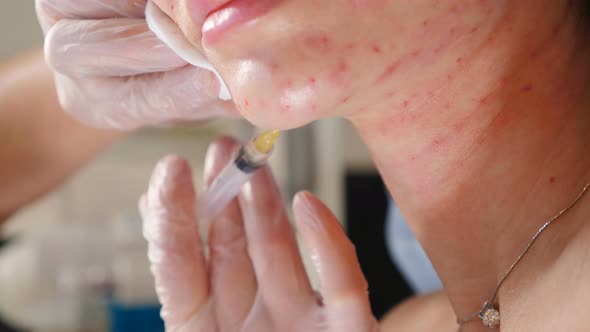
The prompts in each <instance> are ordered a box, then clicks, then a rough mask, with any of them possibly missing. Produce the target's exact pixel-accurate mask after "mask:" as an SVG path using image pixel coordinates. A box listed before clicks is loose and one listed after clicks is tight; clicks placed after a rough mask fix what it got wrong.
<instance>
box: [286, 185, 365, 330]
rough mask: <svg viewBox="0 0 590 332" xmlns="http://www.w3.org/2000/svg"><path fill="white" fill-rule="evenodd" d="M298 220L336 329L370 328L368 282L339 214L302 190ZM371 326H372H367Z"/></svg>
mask: <svg viewBox="0 0 590 332" xmlns="http://www.w3.org/2000/svg"><path fill="white" fill-rule="evenodd" d="M293 212H294V214H295V224H296V227H297V231H298V233H299V234H300V235H301V237H302V239H303V242H304V243H305V245H306V247H307V249H308V251H309V253H310V255H311V258H312V262H313V264H314V267H315V270H316V271H317V273H318V277H319V281H320V287H321V294H322V298H323V303H324V306H325V308H326V310H327V312H328V314H327V317H329V318H330V317H335V318H336V317H337V318H338V319H335V320H333V321H330V322H329V324H330V326H333V327H335V329H334V330H335V331H344V330H346V331H369V330H371V329H372V328H373V327H374V326H376V325H375V324H376V322H375V321H374V319H373V315H372V314H371V310H370V304H369V297H368V285H367V281H366V279H365V277H364V275H363V273H362V271H361V267H360V265H359V262H358V259H357V256H356V252H355V249H354V246H353V245H352V243H351V242H350V240H349V239H348V237H347V236H346V234H345V233H344V230H343V229H342V227H341V226H340V224H339V223H338V220H337V219H336V217H335V216H334V215H333V214H332V212H330V210H329V209H328V208H327V207H326V206H325V205H324V204H323V203H322V202H321V201H320V200H319V199H318V198H316V197H315V196H313V195H312V194H310V193H299V194H298V195H297V196H296V197H295V200H294V203H293ZM367 327H371V329H369V328H367Z"/></svg>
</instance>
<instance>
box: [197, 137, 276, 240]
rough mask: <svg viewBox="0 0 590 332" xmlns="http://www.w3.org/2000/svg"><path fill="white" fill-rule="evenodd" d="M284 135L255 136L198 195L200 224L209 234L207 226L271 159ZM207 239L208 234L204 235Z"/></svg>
mask: <svg viewBox="0 0 590 332" xmlns="http://www.w3.org/2000/svg"><path fill="white" fill-rule="evenodd" d="M280 135H281V132H280V131H278V130H269V131H265V132H263V133H262V134H260V135H258V136H255V137H254V138H252V139H251V140H250V141H249V142H248V143H246V144H245V145H244V146H242V148H241V149H240V150H239V151H238V154H237V156H236V157H235V158H234V159H233V160H232V162H231V163H229V164H228V165H227V166H225V168H224V169H223V170H222V171H221V173H219V175H218V176H217V177H216V178H215V180H213V182H212V183H211V185H210V186H209V188H207V189H206V190H205V191H204V192H203V193H201V194H200V195H199V198H198V199H197V205H196V212H197V217H198V220H199V222H200V223H201V224H202V225H203V226H205V232H207V231H208V228H209V227H208V225H209V223H211V220H212V219H213V218H215V217H216V216H217V215H219V213H220V212H221V210H223V208H225V207H226V206H227V205H228V204H229V202H230V201H231V200H232V199H233V198H235V197H236V196H237V195H238V193H239V192H240V188H241V187H242V185H243V184H244V183H246V182H247V181H248V180H249V179H250V178H251V177H252V175H253V174H254V171H256V170H257V169H258V168H260V167H261V166H263V165H264V164H265V163H266V161H267V160H268V158H269V157H270V156H271V154H272V151H273V147H274V144H275V142H276V141H277V139H278V138H279V136H280ZM203 235H205V236H207V235H206V234H203Z"/></svg>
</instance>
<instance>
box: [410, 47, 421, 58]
mask: <svg viewBox="0 0 590 332" xmlns="http://www.w3.org/2000/svg"><path fill="white" fill-rule="evenodd" d="M420 52H422V50H420V49H417V50H414V51H412V53H411V55H412V57H414V58H415V57H417V56H418V55H420Z"/></svg>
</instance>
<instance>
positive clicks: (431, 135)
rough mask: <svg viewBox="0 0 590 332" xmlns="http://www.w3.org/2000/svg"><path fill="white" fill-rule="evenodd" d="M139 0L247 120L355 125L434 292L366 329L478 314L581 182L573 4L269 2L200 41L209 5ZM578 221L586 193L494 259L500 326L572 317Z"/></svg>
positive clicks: (584, 267) (582, 80)
mask: <svg viewBox="0 0 590 332" xmlns="http://www.w3.org/2000/svg"><path fill="white" fill-rule="evenodd" d="M239 1H240V0H236V2H239ZM156 2H157V3H158V5H159V6H160V7H161V8H163V9H164V10H165V11H166V12H167V13H168V14H169V15H170V16H171V17H173V18H174V19H175V21H176V22H177V23H178V24H179V26H180V27H181V28H182V29H183V31H185V32H186V34H187V37H188V38H189V39H191V41H192V42H193V43H194V44H195V46H197V47H199V48H200V49H202V50H203V51H204V52H205V53H206V54H207V56H208V58H209V59H210V60H211V61H212V63H213V64H214V65H215V66H216V68H217V69H218V70H219V71H220V72H221V74H222V76H223V77H224V78H225V79H226V82H227V84H228V86H229V89H230V91H231V92H232V95H233V97H234V100H235V101H236V103H237V105H238V108H239V109H240V111H241V113H242V115H243V116H244V117H246V118H247V119H248V120H250V121H251V122H253V123H255V124H256V125H259V126H262V127H266V128H273V129H286V128H294V127H298V126H301V125H304V124H307V123H309V122H311V121H313V120H316V119H319V118H324V117H333V116H340V117H345V118H347V119H349V120H350V121H351V122H352V123H353V124H354V125H355V126H356V127H357V129H358V130H359V132H360V133H361V135H362V137H363V139H364V141H365V142H366V144H367V145H368V147H369V149H370V150H371V152H372V155H373V158H374V160H375V163H376V165H377V167H378V169H379V171H380V173H381V175H382V176H383V178H384V180H385V182H386V184H387V187H388V189H389V191H390V192H391V194H392V195H393V197H394V199H395V200H396V203H397V204H398V205H399V207H400V208H401V210H402V212H403V213H404V215H405V217H406V218H407V220H408V222H409V224H410V227H411V228H412V230H413V231H414V233H415V234H416V236H417V238H418V239H419V241H420V242H421V243H422V245H423V246H424V248H425V250H426V252H427V253H428V255H429V257H430V258H431V260H432V262H433V264H434V266H435V268H436V269H437V271H438V273H439V275H440V277H441V279H442V281H443V284H444V286H445V292H446V295H435V296H434V297H432V298H421V299H418V300H417V301H416V302H410V303H407V304H406V305H403V306H402V307H401V308H399V309H398V311H394V313H393V314H392V316H391V317H390V318H388V319H386V320H385V323H384V330H388V329H387V327H386V326H391V327H392V328H391V329H389V330H395V331H423V330H440V331H455V330H456V325H455V324H454V320H455V317H454V315H455V314H456V315H457V316H459V317H461V318H463V317H467V316H470V315H471V314H473V313H474V312H476V311H477V310H479V309H480V308H481V305H482V304H483V302H484V301H485V300H487V299H488V297H489V296H490V295H491V293H492V292H493V289H494V287H495V286H496V284H497V282H498V281H499V279H500V278H501V277H502V274H503V273H504V272H505V271H506V269H507V268H508V266H510V264H511V263H512V262H513V261H514V259H515V258H516V257H517V256H518V254H519V253H520V251H521V250H522V249H523V247H524V245H525V244H526V243H527V241H528V240H529V239H530V238H531V236H532V235H533V234H534V233H535V232H536V231H537V229H538V228H539V227H540V226H541V225H542V224H543V223H544V222H545V221H546V220H548V219H549V218H550V217H552V216H553V215H555V214H556V213H557V212H558V211H559V210H561V209H563V208H564V207H566V206H567V205H568V204H569V203H570V202H571V201H572V200H573V199H574V198H575V196H576V195H577V194H578V192H579V191H580V190H581V188H582V187H583V186H584V185H585V184H586V183H587V182H589V181H590V171H589V170H590V155H589V154H588V151H589V149H590V112H589V110H590V92H589V91H590V89H589V81H590V61H589V60H588V59H590V38H589V31H590V18H589V17H583V15H582V9H581V8H582V6H583V4H582V2H580V1H566V0H563V1H553V0H522V1H507V0H504V1H491V0H469V1H438V0H419V1H397V0H395V1H394V0H374V1H368V0H367V1H363V0H329V1H328V0H326V1H312V0H283V1H280V2H278V3H276V4H274V5H273V7H272V8H271V9H269V10H268V11H266V12H265V13H264V14H263V15H261V16H258V17H257V18H256V19H254V20H249V21H247V22H242V23H241V24H240V25H238V26H235V27H233V28H231V29H227V30H225V31H223V32H221V33H217V34H210V31H208V32H207V33H206V34H205V36H204V37H203V36H202V34H201V33H200V31H201V30H202V26H203V25H206V26H207V25H208V29H211V25H212V24H213V23H211V22H207V17H208V16H209V20H211V19H212V16H211V15H209V13H210V12H211V11H212V10H213V9H215V8H218V7H219V6H223V5H227V4H226V2H227V1H197V0H192V1H191V0H182V1H169V0H159V1H156ZM203 3H208V6H209V7H207V6H204V5H203ZM228 6H231V3H230V4H229V5H228ZM203 8H206V9H203ZM219 12H220V11H219V10H218V13H219ZM214 16H215V13H213V17H214ZM217 19H218V18H217ZM214 28H215V26H214V24H213V30H214ZM208 34H209V35H210V36H214V37H211V38H209V37H207V35H208ZM589 217H590V198H589V197H587V198H585V199H583V200H582V201H580V202H579V203H578V205H577V206H576V207H575V208H574V209H573V210H572V211H571V212H570V213H568V214H567V215H565V216H563V217H562V218H560V219H559V221H558V222H557V223H556V224H554V225H553V226H551V227H550V228H549V229H548V230H547V231H545V233H544V234H543V235H542V236H541V238H540V239H539V240H538V242H537V243H536V244H535V246H534V247H533V248H532V249H531V251H530V252H529V253H528V254H527V256H526V257H525V259H524V260H523V261H522V262H521V263H520V264H519V265H518V266H517V268H516V269H515V270H514V271H513V272H512V274H511V276H510V277H509V278H508V280H507V281H506V283H505V284H504V286H503V287H502V289H501V290H500V293H499V296H498V301H499V306H500V311H501V315H502V330H503V331H582V330H584V329H586V328H587V326H588V325H589V324H590V318H589V317H588V315H587V314H585V311H586V309H585V308H586V302H587V298H588V296H589V295H590V284H589V283H588V282H587V280H588V275H590V245H588V243H590V225H588V223H587V222H586V221H587V220H588V218H589ZM447 296H448V301H447V300H446V297H447ZM441 298H443V300H441ZM449 303H450V305H451V306H452V308H453V311H454V313H453V312H451V311H450V310H449V309H448V304H449ZM433 305H434V306H435V307H439V308H440V310H433V309H432V306H433ZM400 312H404V314H403V315H402V314H400ZM431 312H445V313H447V315H446V316H445V317H434V318H429V317H431V316H432V315H430V314H429V313H431ZM412 316H414V317H415V320H411V319H410V318H409V317H412ZM396 317H398V318H396ZM417 321H420V322H419V323H420V324H426V325H427V326H423V325H419V327H417V325H415V324H417ZM428 324H431V325H428ZM462 331H467V332H471V331H486V329H485V328H483V327H482V325H481V324H480V323H479V322H478V321H474V322H473V323H470V324H467V325H465V326H463V328H462Z"/></svg>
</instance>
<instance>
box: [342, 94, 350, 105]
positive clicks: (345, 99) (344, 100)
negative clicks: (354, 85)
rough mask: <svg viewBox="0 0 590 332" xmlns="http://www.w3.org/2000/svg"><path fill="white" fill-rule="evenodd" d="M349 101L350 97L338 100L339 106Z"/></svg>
mask: <svg viewBox="0 0 590 332" xmlns="http://www.w3.org/2000/svg"><path fill="white" fill-rule="evenodd" d="M349 99H350V96H347V97H344V98H342V99H340V104H346V102H348V100H349Z"/></svg>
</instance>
